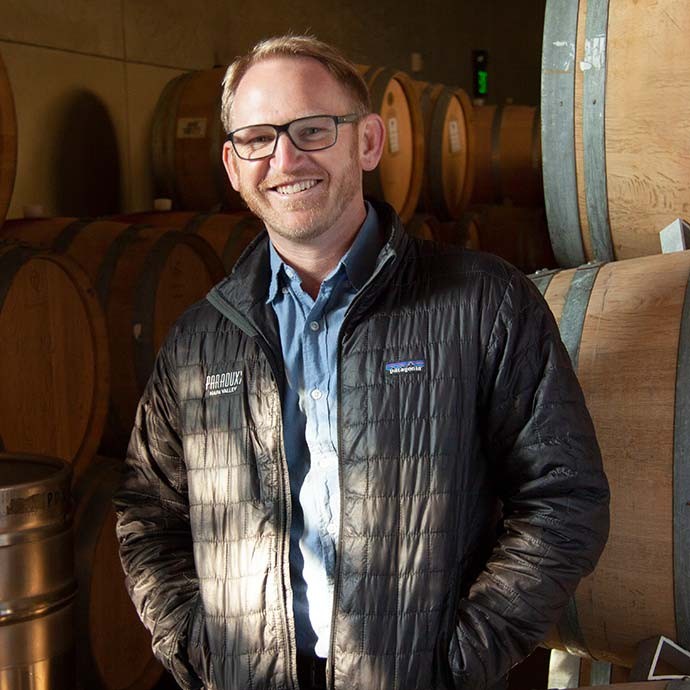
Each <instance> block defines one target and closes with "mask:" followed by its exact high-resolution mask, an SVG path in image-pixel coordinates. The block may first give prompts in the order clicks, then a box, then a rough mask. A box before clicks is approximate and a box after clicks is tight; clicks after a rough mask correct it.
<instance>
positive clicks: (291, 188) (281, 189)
mask: <svg viewBox="0 0 690 690" xmlns="http://www.w3.org/2000/svg"><path fill="white" fill-rule="evenodd" d="M318 183H319V180H301V181H300V182H293V183H292V184H282V185H278V186H277V187H273V191H274V192H278V194H282V195H284V196H286V195H289V194H297V193H298V192H304V191H306V190H307V189H311V188H312V187H315V186H316V185H317V184H318Z"/></svg>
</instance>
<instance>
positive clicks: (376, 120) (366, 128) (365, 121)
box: [359, 113, 386, 170]
mask: <svg viewBox="0 0 690 690" xmlns="http://www.w3.org/2000/svg"><path fill="white" fill-rule="evenodd" d="M385 138H386V128H385V126H384V124H383V120H382V119H381V116H380V115H378V114H376V113H369V114H368V115H365V116H364V117H363V118H362V119H361V120H360V123H359V164H360V166H361V168H362V170H373V169H374V168H375V167H376V166H377V165H378V164H379V161H380V160H381V155H382V154H383V142H384V141H385Z"/></svg>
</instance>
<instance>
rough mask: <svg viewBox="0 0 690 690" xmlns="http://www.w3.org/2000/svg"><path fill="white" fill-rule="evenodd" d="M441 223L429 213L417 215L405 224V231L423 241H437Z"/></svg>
mask: <svg viewBox="0 0 690 690" xmlns="http://www.w3.org/2000/svg"><path fill="white" fill-rule="evenodd" d="M440 226H441V223H440V221H439V220H438V218H436V217H435V216H432V215H430V214H428V213H416V214H415V215H414V216H412V218H410V220H409V221H408V222H407V223H406V224H405V230H406V231H407V232H408V233H409V234H410V235H412V236H413V237H418V238H419V239H422V240H436V239H438V234H439V231H440Z"/></svg>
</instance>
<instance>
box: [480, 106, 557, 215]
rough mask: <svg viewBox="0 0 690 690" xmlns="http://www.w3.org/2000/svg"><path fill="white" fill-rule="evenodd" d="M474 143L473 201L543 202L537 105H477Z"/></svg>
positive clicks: (519, 203)
mask: <svg viewBox="0 0 690 690" xmlns="http://www.w3.org/2000/svg"><path fill="white" fill-rule="evenodd" d="M474 145H475V156H474V161H475V169H474V187H473V193H472V203H473V204H501V203H503V202H508V203H510V204H512V205H514V206H543V205H544V194H543V185H542V179H541V139H540V136H539V112H538V110H537V108H535V107H533V106H527V105H503V106H495V105H485V106H480V107H477V108H475V110H474Z"/></svg>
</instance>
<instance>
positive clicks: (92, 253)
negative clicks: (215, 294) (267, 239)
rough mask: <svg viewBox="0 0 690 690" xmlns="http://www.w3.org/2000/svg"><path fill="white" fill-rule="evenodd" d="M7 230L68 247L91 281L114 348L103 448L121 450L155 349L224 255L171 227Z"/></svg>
mask: <svg viewBox="0 0 690 690" xmlns="http://www.w3.org/2000/svg"><path fill="white" fill-rule="evenodd" d="M2 232H3V234H4V236H5V237H8V238H12V239H16V240H20V241H23V242H26V243H30V244H32V245H34V246H37V247H42V248H46V249H52V250H53V251H55V252H62V253H66V254H67V255H68V256H70V257H71V258H73V259H74V260H75V261H77V262H78V263H79V264H80V265H81V266H82V267H83V268H84V270H85V271H86V273H87V275H88V276H89V278H90V280H91V281H92V283H93V284H94V286H95V290H96V294H97V295H98V298H99V300H100V303H101V306H102V308H103V311H104V313H105V315H106V325H107V332H108V341H109V346H110V354H111V358H110V372H111V377H110V378H111V388H110V393H111V396H110V403H111V404H110V409H109V414H108V419H107V424H106V428H105V431H104V434H103V439H102V443H101V446H100V447H101V448H102V449H104V450H105V451H107V452H109V453H111V454H113V455H116V456H117V455H121V454H122V453H123V452H124V450H125V448H126V445H127V441H128V439H129V434H130V432H131V429H132V425H133V423H134V414H135V410H136V405H137V402H138V400H139V398H140V396H141V393H142V391H143V388H144V386H145V385H146V381H147V380H148V378H149V376H150V374H151V371H152V369H153V362H154V359H155V355H156V352H157V351H158V349H159V348H160V346H161V344H162V343H163V340H164V338H165V336H166V334H167V332H168V330H169V329H170V326H171V325H172V324H173V322H174V321H175V320H176V319H177V318H178V317H179V316H180V315H181V314H182V312H183V311H184V310H185V309H186V308H187V307H188V306H190V305H191V304H193V303H194V302H196V301H198V300H200V299H202V298H203V297H204V296H205V295H206V293H207V292H208V290H209V289H210V288H211V287H212V286H213V285H214V284H215V283H216V282H218V281H219V280H221V278H222V277H223V276H224V275H225V271H224V269H223V266H222V264H221V262H220V260H219V259H218V257H217V256H216V254H215V252H214V251H213V249H212V248H211V247H210V246H209V245H208V243H207V242H206V241H205V240H204V239H203V238H201V237H199V236H197V235H194V234H189V233H187V234H183V233H180V232H178V231H175V230H171V229H170V228H158V227H151V226H145V225H126V224H124V223H116V222H113V221H106V220H102V221H101V220H99V221H92V220H76V219H73V218H52V219H47V220H17V221H8V222H7V223H5V226H4V227H3V230H2ZM101 375H106V371H103V372H101Z"/></svg>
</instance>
